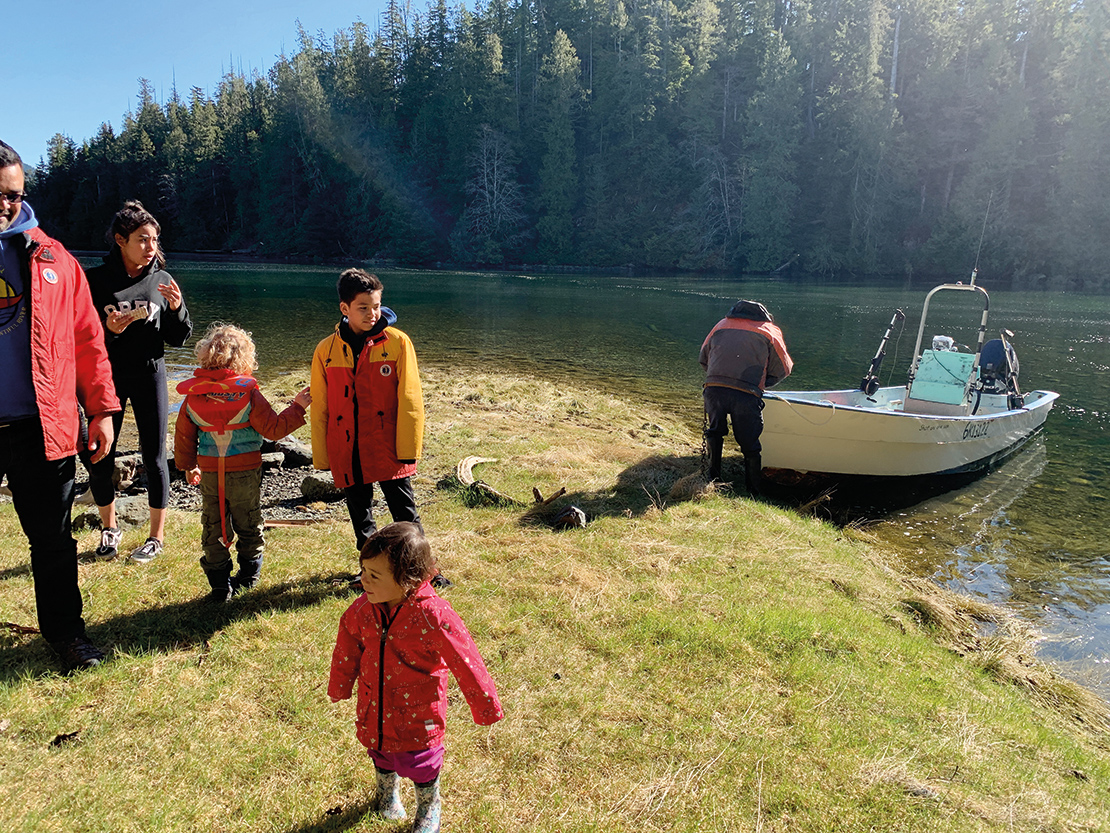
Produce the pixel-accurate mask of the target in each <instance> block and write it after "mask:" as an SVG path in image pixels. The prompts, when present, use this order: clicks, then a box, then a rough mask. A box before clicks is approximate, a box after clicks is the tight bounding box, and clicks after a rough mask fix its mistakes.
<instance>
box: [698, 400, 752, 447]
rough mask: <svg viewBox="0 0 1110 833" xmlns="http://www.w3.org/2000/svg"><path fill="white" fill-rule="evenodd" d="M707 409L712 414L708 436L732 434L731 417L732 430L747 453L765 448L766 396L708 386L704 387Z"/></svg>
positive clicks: (738, 443)
mask: <svg viewBox="0 0 1110 833" xmlns="http://www.w3.org/2000/svg"><path fill="white" fill-rule="evenodd" d="M702 398H703V399H704V400H705V413H706V414H707V415H708V416H709V426H708V427H707V428H706V429H705V435H706V436H707V437H724V436H725V435H727V434H728V420H729V419H731V420H732V434H733V436H734V437H736V443H737V445H739V446H740V450H741V451H743V452H744V456H745V457H752V456H754V455H757V454H759V453H760V452H762V451H763V446H762V445H760V443H759V435H760V434H762V433H763V400H762V399H761V398H760V397H758V396H755V395H754V394H751V393H744V392H743V391H740V390H736V389H734V388H719V387H707V388H705V389H704V390H703V391H702Z"/></svg>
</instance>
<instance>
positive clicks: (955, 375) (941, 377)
mask: <svg viewBox="0 0 1110 833" xmlns="http://www.w3.org/2000/svg"><path fill="white" fill-rule="evenodd" d="M974 366H975V356H974V355H973V354H972V353H957V352H954V351H952V350H923V351H922V352H921V361H920V362H918V365H917V373H915V374H914V378H913V382H912V384H911V385H910V389H909V391H908V393H907V395H906V404H905V406H904V407H903V410H904V411H905V412H906V413H911V414H933V415H937V416H966V415H967V413H968V408H969V405H970V403H969V401H968V397H967V391H968V381H969V380H970V379H971V371H972V368H973V367H974Z"/></svg>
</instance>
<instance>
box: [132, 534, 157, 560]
mask: <svg viewBox="0 0 1110 833" xmlns="http://www.w3.org/2000/svg"><path fill="white" fill-rule="evenodd" d="M161 554H162V542H161V541H159V540H158V539H157V538H147V539H146V543H144V544H143V545H142V546H141V547H137V548H136V549H134V550H132V551H131V555H129V556H128V557H127V560H128V561H133V562H134V563H136V564H146V563H147V562H149V561H153V560H154V559H155V558H157V557H158V556H159V555H161Z"/></svg>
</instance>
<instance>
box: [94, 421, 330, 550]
mask: <svg viewBox="0 0 1110 833" xmlns="http://www.w3.org/2000/svg"><path fill="white" fill-rule="evenodd" d="M311 461H312V458H311V453H310V452H309V450H308V448H307V447H306V446H305V444H304V443H301V442H300V441H298V440H296V439H293V438H286V439H285V440H282V441H280V442H278V443H266V444H265V445H264V446H263V458H262V517H263V519H264V520H266V521H304V522H312V521H319V520H325V519H329V518H333V517H340V518H343V517H346V505H345V503H344V500H343V493H342V492H341V491H339V490H338V489H336V488H335V486H334V484H333V483H332V481H331V475H330V473H328V472H320V471H316V470H315V469H313V468H312V464H311ZM115 477H116V483H117V486H116V513H117V515H118V516H119V517H120V520H121V523H125V524H128V525H136V526H138V525H142V524H145V523H146V522H147V520H148V519H149V509H148V505H147V499H146V492H147V490H146V477H145V472H144V471H143V464H142V460H141V458H140V455H139V453H138V451H120V452H118V454H117V456H116V473H115ZM87 489H88V478H87V475H86V472H85V470H84V468H83V467H81V466H80V465H79V466H78V467H77V495H78V499H77V501H76V503H77V506H76V507H75V509H76V510H77V511H75V513H74V518H73V524H74V528H75V529H82V528H97V527H99V525H100V520H99V515H98V514H97V512H96V507H95V506H93V505H92V495H91V494H89V493H88V492H87ZM168 508H169V509H180V510H183V511H186V512H198V511H200V488H199V487H198V486H190V485H189V484H188V483H186V482H185V475H184V473H183V472H181V471H179V470H178V469H176V468H175V467H174V465H173V461H172V458H171V460H170V495H169V503H168Z"/></svg>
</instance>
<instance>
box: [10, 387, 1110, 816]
mask: <svg viewBox="0 0 1110 833" xmlns="http://www.w3.org/2000/svg"><path fill="white" fill-rule="evenodd" d="M426 375H427V382H426V399H427V405H428V430H427V449H426V452H427V453H426V457H425V459H424V460H423V461H422V465H421V475H420V477H419V479H418V487H419V496H420V500H421V511H422V514H423V519H424V524H425V526H426V528H427V530H428V534H429V538H430V540H431V543H432V546H433V549H434V551H435V552H436V553H437V554H438V556H439V558H440V563H441V566H442V569H443V571H444V572H445V573H446V574H447V575H448V576H449V577H450V578H451V579H452V580H453V581H454V582H455V586H454V587H452V588H450V589H449V590H446V591H444V594H445V596H446V597H447V598H448V599H450V601H451V603H452V604H453V605H454V606H455V608H456V609H457V610H458V611H459V613H460V614H461V615H462V617H463V619H464V620H465V621H466V622H467V624H468V626H469V628H470V630H471V632H472V634H473V635H474V638H475V640H476V641H477V643H478V645H479V647H480V648H481V650H482V652H483V654H484V656H485V658H486V660H487V664H488V665H489V667H490V670H491V672H492V673H493V676H494V678H495V680H496V681H497V684H498V687H499V691H500V694H501V698H502V701H503V703H504V705H505V710H506V718H505V719H504V720H503V721H502V722H501V723H499V724H497V725H495V726H493V727H490V728H479V727H476V726H474V725H473V723H472V722H471V721H470V716H469V710H468V708H467V706H466V704H465V702H464V701H463V700H462V698H461V697H460V696H459V695H458V693H457V689H455V688H454V687H453V688H452V697H451V705H450V711H449V718H448V742H447V762H446V766H445V769H444V777H443V794H444V829H445V830H449V831H458V833H478V832H479V831H522V830H526V831H579V830H605V831H637V833H642V832H643V831H664V830H666V831H871V830H874V831H960V832H961V833H963V832H964V831H977V830H992V831H993V830H1006V831H1011V830H1016V831H1094V830H1107V829H1110V822H1108V819H1110V791H1108V785H1110V755H1108V753H1107V749H1108V746H1110V719H1108V713H1107V710H1106V706H1105V704H1104V703H1102V701H1100V700H1098V699H1097V698H1095V697H1093V696H1092V695H1090V694H1088V693H1087V692H1086V691H1084V690H1083V689H1081V688H1078V687H1077V686H1074V685H1072V684H1071V683H1069V682H1067V681H1065V680H1062V679H1060V678H1059V677H1057V676H1056V675H1055V674H1053V673H1052V672H1051V671H1049V670H1047V669H1045V668H1044V667H1042V666H1040V665H1039V664H1038V663H1036V662H1035V661H1034V660H1032V659H1030V657H1029V654H1028V652H1027V651H1026V644H1025V642H1024V635H1023V634H1022V632H1021V629H1020V628H1019V627H1018V626H1017V625H1016V624H1015V623H1013V622H1011V621H1009V620H1007V619H1006V618H1005V617H1003V616H1002V615H1001V614H1000V613H999V612H998V611H995V610H991V609H989V608H986V607H984V606H981V605H976V604H974V603H972V602H970V601H967V600H961V599H959V598H957V597H954V596H951V595H947V594H944V593H942V592H940V591H938V590H936V589H934V588H933V587H932V586H931V585H929V584H927V583H925V582H922V581H919V580H915V579H912V578H908V577H906V576H903V575H900V574H899V573H898V572H897V571H896V570H895V569H893V567H892V564H891V560H890V557H889V556H888V555H886V554H884V553H883V552H881V551H879V550H878V549H877V547H876V545H875V544H874V542H871V541H869V540H868V539H867V536H866V534H865V533H863V532H860V531H858V530H853V529H838V528H835V527H832V526H828V525H826V524H823V523H822V522H820V521H817V520H814V519H812V518H807V517H803V516H801V515H798V514H797V513H794V512H791V511H785V510H782V509H779V508H776V507H774V506H770V505H767V504H763V503H758V502H753V501H750V500H748V499H747V498H746V497H742V496H736V495H730V494H727V493H717V492H714V491H706V490H705V489H704V488H703V487H704V484H703V483H702V482H701V481H700V478H699V477H698V475H697V470H698V465H699V451H698V446H699V444H700V443H699V438H698V437H697V436H696V434H695V433H693V432H692V430H691V429H690V428H689V427H688V426H684V425H681V424H679V423H676V422H675V421H674V420H673V418H671V417H668V416H666V415H663V414H657V413H649V412H645V411H644V409H643V408H641V407H638V406H636V405H634V404H630V403H627V402H623V401H621V400H619V399H617V398H615V397H611V396H608V395H604V394H601V393H597V392H592V391H585V390H579V391H568V390H566V389H565V388H559V389H556V388H554V387H553V386H551V385H549V384H547V383H544V382H542V381H537V380H535V379H524V378H513V377H507V376H492V375H491V376H484V377H476V376H468V377H467V378H465V379H459V378H452V377H451V376H450V375H448V374H447V373H446V372H443V371H441V370H439V369H436V368H432V369H430V370H428V371H427V374H426ZM297 381H298V380H290V381H289V385H288V387H289V390H293V389H295V384H296V382H297ZM271 390H272V388H271V387H268V391H271ZM473 455H476V456H481V457H487V458H496V461H495V462H487V463H483V464H481V465H479V466H478V467H477V468H476V469H475V475H476V476H477V477H478V478H480V479H482V480H484V481H485V482H486V483H488V484H489V485H490V486H492V487H494V488H495V489H496V490H498V491H499V492H501V493H503V494H506V495H509V496H511V497H514V498H516V499H518V500H519V501H520V505H505V504H501V505H497V504H487V503H486V502H484V501H483V500H481V499H480V496H477V495H476V494H475V493H474V491H473V490H466V489H463V488H461V487H460V486H459V485H458V484H457V482H456V481H455V480H454V478H453V477H452V475H453V473H454V470H455V466H456V464H457V463H458V462H459V460H461V459H462V458H465V457H468V456H473ZM727 471H728V470H727V469H726V474H727ZM533 487H535V488H537V489H538V490H539V491H540V493H541V494H542V495H543V496H550V495H551V494H553V493H554V492H556V491H557V490H558V489H559V488H560V487H565V488H566V489H567V495H566V496H565V497H563V498H561V499H559V500H557V501H555V502H553V503H551V504H549V505H548V506H546V507H542V508H538V509H537V508H535V507H534V506H532V505H531V504H532V502H533V497H532V489H533ZM570 503H573V504H575V505H577V506H579V507H581V508H582V509H583V510H585V511H586V512H587V513H588V515H589V516H590V519H591V521H590V524H589V526H588V527H587V528H586V529H584V530H567V531H554V530H553V529H552V528H551V527H550V526H549V524H548V521H549V520H550V518H551V517H552V516H553V514H554V513H555V512H556V511H557V510H558V509H560V508H562V507H564V506H566V505H567V504H570ZM144 534H145V532H140V531H136V532H133V533H131V535H132V536H133V537H134V538H135V543H136V544H137V543H138V542H139V539H140V538H141V537H142V535H144ZM198 540H199V525H198V518H197V516H195V515H193V514H185V513H171V517H170V521H169V529H168V536H167V541H168V543H167V548H166V552H165V554H164V555H163V556H162V557H160V558H159V559H158V560H157V561H155V562H153V563H152V564H150V565H148V566H146V567H135V566H128V565H125V564H123V563H120V562H115V563H84V564H83V565H82V567H81V584H82V589H83V591H84V593H85V597H86V617H87V620H88V623H89V630H90V633H91V635H92V637H93V639H94V640H95V641H96V642H98V643H99V644H101V645H104V646H106V647H108V648H110V650H111V659H110V661H109V662H108V663H106V664H105V665H103V666H102V667H100V668H98V669H95V670H93V671H90V672H87V673H83V674H79V675H76V676H74V677H71V678H66V677H63V676H60V675H58V674H57V673H56V672H55V670H54V668H55V666H54V661H53V659H52V657H51V655H50V653H49V650H48V649H47V648H46V646H45V645H44V644H43V642H42V640H41V639H40V638H38V637H36V636H31V635H22V634H19V633H17V632H15V631H13V630H11V629H3V630H2V631H0V829H2V830H4V831H13V832H14V831H26V832H27V833H30V831H36V833H44V831H67V833H69V832H70V831H113V833H117V831H144V832H145V831H182V833H184V832H185V831H190V832H191V831H282V832H283V833H293V832H294V831H296V832H297V833H308V832H309V831H347V830H352V831H402V830H407V826H406V825H405V824H404V823H388V822H384V821H380V820H377V819H374V818H371V817H368V816H366V815H365V813H366V807H367V802H368V799H369V797H370V794H371V791H372V784H373V769H372V767H371V765H370V763H369V761H368V759H367V758H366V756H365V754H364V752H363V750H362V748H361V747H360V746H359V744H358V742H357V741H356V740H355V737H354V731H353V726H352V720H353V706H352V704H351V703H350V702H347V703H342V704H339V705H334V706H333V705H332V704H330V703H329V701H328V698H327V696H326V693H325V688H326V678H327V669H328V662H329V659H330V655H331V648H332V644H333V640H334V634H335V628H336V624H337V622H338V619H339V615H340V614H341V613H342V611H343V610H344V609H345V608H346V606H347V605H348V604H349V603H350V602H351V601H352V600H353V595H352V594H351V593H350V592H349V591H347V589H346V586H345V584H346V583H345V582H344V581H342V577H343V576H345V575H348V574H350V573H351V572H352V571H353V570H354V568H355V559H354V551H353V543H352V536H351V533H350V530H349V529H348V528H347V526H346V524H344V523H339V522H334V523H328V524H324V525H321V526H315V527H303V528H294V529H276V530H272V531H270V532H269V533H268V544H267V554H266V564H265V568H264V571H263V582H262V584H261V585H260V586H259V587H258V588H256V589H255V590H253V591H251V592H250V593H248V594H246V595H245V596H243V597H241V598H239V599H237V600H235V601H234V602H233V603H232V604H230V605H228V606H227V607H226V608H221V609H213V608H211V607H209V606H207V605H206V604H205V603H203V602H202V601H200V599H201V597H202V596H203V595H204V593H205V592H206V588H205V587H204V584H205V582H204V579H203V576H202V574H201V572H200V569H199V567H198V565H197V558H198V557H199V552H198V547H197V542H198ZM131 543H132V542H131V540H130V539H128V540H125V542H124V548H125V549H126V547H127V546H129V545H131ZM95 544H96V541H95V540H94V535H93V533H87V532H86V533H83V534H82V537H81V540H80V546H81V549H82V550H83V551H89V550H91V549H92V548H93V547H94V546H95ZM0 600H2V601H0V604H2V610H3V614H2V616H0V618H2V619H3V620H5V621H7V622H13V623H16V624H20V625H33V624H34V622H35V616H34V599H33V592H32V582H31V577H30V573H29V568H28V567H27V555H26V549H25V541H24V538H23V537H22V534H21V532H20V530H19V527H18V523H17V521H16V518H15V514H14V512H13V511H12V509H11V506H10V504H9V505H5V506H3V507H0ZM406 800H407V802H408V803H409V805H410V811H411V804H412V795H411V791H410V792H408V793H407V794H406Z"/></svg>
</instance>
